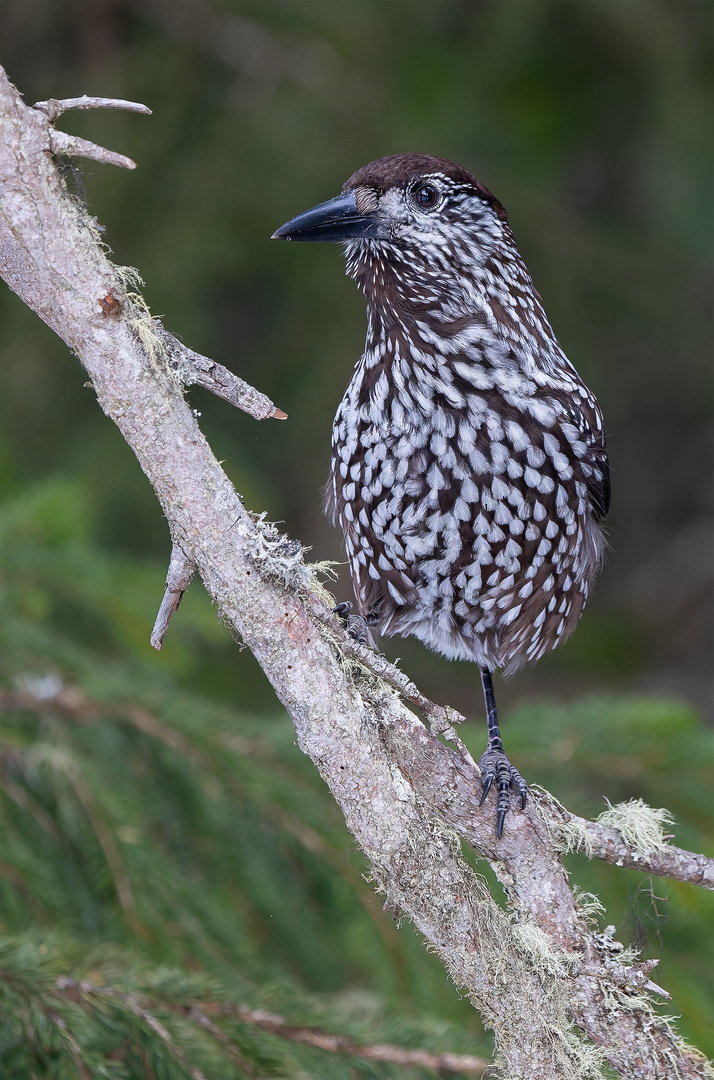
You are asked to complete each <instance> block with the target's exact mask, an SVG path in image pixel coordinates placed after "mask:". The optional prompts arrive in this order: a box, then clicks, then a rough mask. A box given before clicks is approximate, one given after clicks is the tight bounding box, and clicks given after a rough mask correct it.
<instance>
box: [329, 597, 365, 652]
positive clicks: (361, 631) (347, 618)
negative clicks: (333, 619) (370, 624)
mask: <svg viewBox="0 0 714 1080" xmlns="http://www.w3.org/2000/svg"><path fill="white" fill-rule="evenodd" d="M352 607H353V605H352V603H351V602H350V601H349V600H344V601H343V602H342V603H341V604H338V605H337V607H333V609H332V611H333V614H335V615H336V616H337V618H338V619H339V620H340V622H341V623H342V625H343V626H344V628H345V630H346V631H347V633H348V634H349V635H350V637H351V638H354V640H355V641H356V642H357V644H358V645H369V630H368V629H367V620H366V619H365V618H364V617H363V616H362V615H353V614H352Z"/></svg>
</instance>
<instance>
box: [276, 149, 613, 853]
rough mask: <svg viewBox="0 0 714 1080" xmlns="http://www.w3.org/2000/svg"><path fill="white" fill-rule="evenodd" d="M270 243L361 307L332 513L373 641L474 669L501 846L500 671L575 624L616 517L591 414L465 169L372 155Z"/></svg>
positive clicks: (341, 411) (487, 780)
mask: <svg viewBox="0 0 714 1080" xmlns="http://www.w3.org/2000/svg"><path fill="white" fill-rule="evenodd" d="M273 238H277V239H284V240H289V241H336V242H339V243H342V244H343V245H344V252H345V256H346V272H347V275H348V276H349V277H350V278H352V279H353V280H354V281H355V282H356V284H357V286H358V288H359V289H360V290H361V292H362V293H363V294H364V296H365V298H366V301H367V339H366V344H365V351H364V353H363V354H362V357H361V358H360V360H359V361H358V362H357V364H356V366H355V368H354V371H353V374H352V377H351V379H350V382H349V385H348V387H347V390H346V392H345V395H344V397H343V399H342V402H341V404H340V406H339V408H338V410H337V414H336V416H335V420H334V425H333V430H332V462H331V468H330V474H329V480H328V484H327V488H326V491H327V510H328V512H329V514H330V515H331V516H332V518H333V521H334V522H336V523H337V524H338V525H339V526H340V528H341V529H342V532H343V534H344V542H345V548H346V552H347V557H348V560H349V567H350V573H351V577H352V582H353V586H354V592H355V598H356V601H357V609H358V612H359V616H361V617H362V618H363V619H364V620H365V621H366V623H367V624H368V625H369V626H370V628H371V629H372V630H374V631H375V632H376V633H378V634H379V635H382V636H385V637H391V636H393V635H401V636H403V637H408V636H411V637H415V638H417V639H418V640H419V641H421V642H423V644H424V645H426V646H427V647H428V648H430V649H432V650H434V651H435V652H437V653H440V654H442V655H443V656H445V657H447V658H449V659H467V660H471V661H473V662H474V663H475V664H476V665H477V666H478V668H479V671H480V676H481V683H482V690H483V696H484V703H485V708H486V721H487V731H488V739H487V746H486V750H485V752H484V754H483V755H482V757H481V759H480V763H479V765H480V770H481V784H482V788H481V803H482V804H483V802H484V801H485V800H486V798H487V796H488V794H489V791H490V790H491V788H492V786H493V785H494V784H495V788H496V821H495V828H496V834H497V836H498V838H499V840H500V839H501V837H502V833H503V826H504V821H505V818H506V814H507V812H508V810H509V809H510V802H511V793H513V794H514V795H515V796H517V797H518V798H519V799H520V806H521V809H525V807H526V803H527V797H528V786H527V784H526V781H525V780H524V779H523V777H522V776H521V774H520V773H519V772H518V770H517V769H516V768H515V766H513V765H512V763H511V762H510V760H509V758H508V756H507V754H506V752H505V750H504V748H503V742H502V739H501V733H500V729H499V723H498V714H497V709H496V698H495V692H494V686H493V673H494V672H495V671H496V670H503V672H504V674H506V675H511V674H513V673H514V672H516V671H517V670H519V669H520V668H522V667H523V666H524V665H525V664H526V663H529V662H532V661H536V660H538V659H540V658H541V657H542V656H543V655H544V654H545V653H547V652H548V651H549V650H551V649H554V648H556V647H557V646H558V645H561V644H562V643H563V642H564V641H566V639H567V638H569V637H570V635H571V634H572V632H573V630H574V629H575V626H576V623H577V622H578V620H579V618H580V615H581V613H582V611H583V607H584V605H585V602H586V600H587V597H588V593H589V591H590V587H591V585H592V583H593V580H594V578H595V577H596V575H597V573H598V570H599V569H600V566H601V563H602V559H603V553H604V548H605V541H604V535H603V529H602V521H603V519H604V517H605V515H606V514H607V511H608V508H609V505H610V472H609V465H608V458H607V451H606V436H605V429H604V424H603V417H602V413H601V411H600V409H599V407H598V404H597V401H596V399H595V397H594V395H593V394H592V392H591V391H590V390H589V389H588V388H587V386H586V385H585V383H584V382H583V380H582V379H581V378H580V376H579V375H578V373H577V371H576V370H575V368H574V367H573V365H572V364H571V363H570V361H569V360H568V359H567V357H566V356H565V354H564V352H563V350H562V349H561V347H560V345H559V344H558V341H557V339H556V337H555V334H554V332H553V330H552V328H551V325H550V323H549V322H548V319H547V317H546V314H545V311H544V309H543V304H542V301H541V298H540V296H539V294H538V293H537V292H536V289H535V287H534V285H533V282H532V279H531V276H530V274H529V272H528V270H527V268H526V265H525V263H524V261H523V259H522V257H521V255H520V253H519V251H518V248H517V247H516V243H515V240H514V238H513V234H512V232H511V228H510V225H509V221H508V215H507V213H506V210H505V209H504V207H503V206H502V204H501V203H500V202H499V200H498V199H497V198H496V197H495V196H494V195H493V194H492V193H491V192H490V191H489V190H488V188H486V187H485V186H484V184H482V183H481V182H480V181H479V180H477V179H476V178H475V177H474V176H473V175H472V174H471V173H470V172H469V171H468V170H467V169H465V168H464V167H462V166H460V165H457V164H455V163H454V162H452V161H448V160H446V159H444V158H440V157H435V156H432V155H430V154H421V153H404V154H392V155H389V156H387V157H381V158H378V159H377V160H375V161H372V162H370V163H369V164H368V165H365V166H363V167H362V168H360V169H358V170H357V171H356V172H355V173H354V174H353V175H352V176H351V177H350V178H349V179H348V180H347V181H346V183H345V184H344V185H343V188H342V192H341V194H340V195H338V196H337V197H336V198H333V199H330V200H328V201H327V202H323V203H320V204H319V205H317V206H314V207H313V208H312V209H309V210H307V211H305V212H304V213H301V214H299V215H298V216H297V217H294V218H292V219H291V220H290V221H288V222H286V224H285V225H283V226H281V228H279V229H277V231H276V232H275V233H274V234H273ZM343 607H344V606H343ZM354 618H355V617H354V616H351V618H350V621H354Z"/></svg>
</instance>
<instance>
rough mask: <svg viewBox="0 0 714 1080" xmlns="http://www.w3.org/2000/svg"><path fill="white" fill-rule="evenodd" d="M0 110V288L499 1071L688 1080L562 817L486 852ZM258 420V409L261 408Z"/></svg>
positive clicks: (514, 826) (134, 303)
mask: <svg viewBox="0 0 714 1080" xmlns="http://www.w3.org/2000/svg"><path fill="white" fill-rule="evenodd" d="M0 105H1V107H2V114H3V119H4V138H3V141H2V145H1V147H0V187H1V189H2V196H1V197H2V216H1V217H0V269H1V271H2V275H3V277H4V278H5V280H6V281H7V283H8V284H9V285H10V287H11V288H12V289H14V290H15V291H16V292H17V293H18V295H19V296H20V297H21V298H22V299H23V300H24V301H25V303H27V304H28V306H30V307H31V308H32V309H33V310H34V311H36V312H37V313H38V314H39V315H40V317H41V318H42V319H44V321H45V322H46V323H47V324H48V325H49V326H50V327H51V328H52V329H53V330H55V332H56V333H58V334H59V335H60V337H62V338H63V340H65V341H66V342H67V343H68V345H69V346H70V347H71V348H72V349H73V350H74V351H75V352H76V353H77V355H78V356H79V358H80V360H81V362H82V364H83V365H84V366H85V368H86V370H87V371H88V372H89V375H90V378H91V380H92V383H93V385H94V388H95V390H96V393H97V399H98V401H99V404H100V406H101V407H102V409H103V410H104V412H105V413H106V415H107V416H109V417H110V418H111V419H112V420H113V421H114V422H115V423H116V424H117V426H118V427H119V429H120V431H121V432H122V434H123V436H124V438H125V439H126V441H127V443H128V444H129V445H130V446H131V447H132V449H133V451H134V453H135V454H136V456H137V458H138V461H139V463H140V465H141V467H142V469H143V470H144V472H145V473H146V475H147V477H148V478H149V480H150V482H151V484H152V485H153V488H154V491H155V493H156V495H157V498H158V500H159V503H160V505H161V508H162V510H163V512H164V514H165V516H166V518H167V521H168V523H169V528H170V530H171V536H172V539H173V541H174V544H175V545H178V546H179V547H180V548H181V550H182V551H183V552H184V553H185V555H186V558H187V559H189V560H190V561H191V562H192V563H193V564H195V566H196V567H197V570H198V573H199V575H200V577H201V579H202V580H203V583H204V585H205V587H206V589H207V591H208V593H209V595H210V596H211V598H212V599H213V601H214V602H215V603H216V604H217V605H218V606H219V609H220V611H221V614H222V616H223V618H224V620H225V621H226V622H227V623H228V624H229V625H230V626H231V627H232V629H233V631H234V633H236V634H237V635H238V636H239V637H240V638H242V640H243V641H244V642H245V643H246V645H248V646H249V647H250V648H251V650H252V651H253V653H254V654H255V656H256V658H257V659H258V661H259V663H260V664H261V666H262V667H263V669H264V671H265V673H266V676H267V677H268V679H269V680H270V682H271V683H272V685H273V687H274V688H275V691H276V694H277V696H278V698H279V699H280V701H281V702H282V703H283V705H284V706H285V708H286V709H287V711H288V713H289V714H290V716H291V717H292V719H293V722H294V724H295V730H296V734H297V740H298V745H299V746H300V748H301V749H302V750H303V751H304V752H305V753H306V754H308V755H309V756H310V757H311V758H312V760H313V761H314V762H315V763H316V765H317V766H318V768H319V770H320V772H321V775H322V776H323V778H324V780H325V781H326V783H327V784H328V786H329V788H330V790H331V791H332V794H333V795H334V797H335V799H336V800H337V802H338V803H339V805H340V807H341V809H342V811H343V813H344V816H345V820H346V822H347V825H348V827H349V828H350V830H351V831H352V833H353V835H354V836H355V838H356V839H357V841H358V843H359V844H360V846H361V847H362V849H363V850H364V852H365V854H366V855H367V857H368V859H369V860H370V863H371V866H372V875H373V879H374V882H375V885H376V887H377V888H378V889H379V890H381V891H383V892H384V893H385V894H386V897H387V901H388V903H389V904H390V905H391V906H392V907H394V908H398V909H401V910H402V911H403V912H404V913H405V914H406V915H408V916H409V918H410V919H411V920H412V921H413V922H414V924H415V925H416V927H417V928H418V929H419V930H420V932H421V933H422V934H423V935H424V937H425V938H426V940H427V942H428V944H429V947H430V948H431V949H432V950H433V951H434V952H435V953H437V954H438V955H439V957H440V958H441V960H442V962H443V963H444V965H445V967H446V969H447V971H448V972H449V974H450V975H451V977H452V978H453V980H454V982H455V983H457V985H459V986H461V987H463V988H465V990H466V991H467V993H468V994H469V996H470V998H471V1000H472V1001H473V1002H474V1004H475V1005H477V1006H478V1007H479V1008H480V1009H481V1011H482V1014H483V1016H484V1018H485V1021H486V1023H488V1024H489V1025H491V1026H492V1027H493V1028H494V1029H495V1033H496V1043H497V1053H498V1060H499V1062H500V1064H501V1065H502V1069H503V1074H504V1076H506V1077H524V1076H528V1077H529V1078H532V1080H553V1078H564V1080H565V1078H571V1080H576V1078H584V1077H588V1076H592V1077H594V1076H597V1075H599V1071H600V1064H601V1063H602V1061H603V1060H605V1061H607V1062H608V1063H609V1065H610V1066H611V1067H612V1068H613V1069H615V1070H616V1072H618V1073H619V1075H621V1076H625V1077H632V1078H634V1080H651V1078H658V1077H662V1078H664V1077H670V1076H672V1075H679V1076H680V1077H687V1078H689V1077H701V1076H705V1075H708V1074H707V1068H706V1066H705V1065H703V1064H702V1061H701V1059H700V1058H699V1057H698V1056H697V1055H696V1053H695V1052H694V1051H691V1050H690V1049H688V1048H687V1047H685V1046H683V1044H682V1043H681V1042H680V1041H679V1040H678V1039H677V1037H676V1035H675V1033H674V1032H673V1030H672V1028H671V1026H670V1024H669V1023H668V1022H667V1021H666V1020H664V1019H661V1018H659V1017H657V1016H656V1015H655V1014H654V1013H653V1011H652V1009H651V1007H650V1005H649V1003H648V1001H647V1000H646V997H645V996H644V995H643V993H642V987H643V985H644V986H646V985H647V978H646V976H647V972H645V971H644V969H643V968H642V967H639V968H638V967H637V966H636V965H634V966H632V967H631V968H629V969H628V968H627V966H626V965H624V964H622V963H619V964H617V965H616V968H617V970H614V969H613V961H612V957H611V955H610V954H609V953H608V950H607V948H606V945H605V944H603V941H602V935H600V936H598V935H596V934H595V933H594V932H593V930H592V928H591V927H590V925H589V923H588V920H587V919H586V917H585V915H584V914H583V913H582V912H581V911H579V909H578V907H577V904H576V902H575V899H574V897H573V895H572V893H571V891H570V889H569V887H568V882H567V875H566V874H565V871H564V869H563V866H562V862H561V859H560V852H561V851H562V848H563V842H562V838H561V839H559V838H558V827H559V826H562V823H563V818H562V815H560V814H559V813H557V812H556V811H555V810H554V808H553V806H552V805H550V804H549V803H548V800H547V799H545V798H540V799H537V798H535V799H533V800H532V803H531V805H529V807H528V808H527V809H526V811H525V812H524V813H516V812H514V813H513V814H511V815H510V816H509V827H508V832H507V834H506V835H505V836H504V839H503V842H501V843H499V842H497V840H496V838H495V835H494V826H493V815H492V813H491V811H490V809H489V808H488V806H487V807H485V808H484V809H483V810H482V809H480V808H479V806H478V794H477V792H478V789H479V784H478V780H479V777H478V771H477V769H476V767H475V766H474V764H473V762H472V761H471V759H470V757H468V756H467V755H466V754H464V753H460V752H457V750H454V749H452V748H451V747H446V746H444V745H443V744H442V743H441V742H439V740H438V739H437V738H436V737H435V736H434V735H433V734H431V733H430V732H429V731H427V730H426V729H425V727H424V726H423V725H422V724H421V722H420V721H419V720H418V719H417V718H416V717H415V716H414V715H413V713H411V712H410V711H409V710H408V709H407V707H406V706H405V704H404V701H403V700H402V697H400V696H399V695H400V694H401V695H404V696H405V697H406V699H407V700H409V701H412V702H413V703H414V704H416V705H417V707H418V708H419V709H420V710H421V711H422V712H423V714H424V715H427V716H428V717H429V718H430V719H434V718H435V719H437V721H438V722H441V723H442V725H443V730H444V731H445V733H446V734H447V735H448V736H450V737H452V740H453V730H452V729H451V728H450V726H449V725H450V721H451V719H453V718H454V717H453V714H452V713H449V711H448V710H440V707H438V706H432V705H431V704H430V703H428V702H427V701H426V699H425V698H423V697H422V696H421V695H420V694H419V692H418V691H416V690H415V689H414V690H412V687H411V684H409V680H406V682H405V677H404V676H403V675H402V673H400V672H398V669H394V670H391V666H390V665H388V664H387V662H386V661H384V662H383V658H379V657H376V656H374V655H368V650H365V651H364V652H360V651H359V650H357V649H355V647H353V646H350V645H349V644H348V642H346V641H345V639H344V634H343V632H342V630H341V628H340V626H339V624H338V623H337V621H336V620H335V619H334V617H333V616H332V615H331V613H330V611H329V608H328V606H327V605H326V604H324V603H323V602H322V600H321V599H320V597H319V595H318V592H319V590H318V588H317V586H316V584H315V580H314V575H313V574H312V572H311V571H310V569H309V568H308V567H306V566H305V564H304V563H303V561H302V557H301V550H300V546H299V545H296V544H295V543H294V542H293V541H289V540H287V538H285V537H282V536H280V534H279V533H278V532H277V530H275V529H274V528H273V527H271V526H268V525H266V524H265V522H264V521H263V520H262V519H261V518H256V517H255V516H254V515H251V514H249V513H248V512H247V511H246V510H245V508H244V507H243V504H242V502H241V500H240V498H239V496H238V495H237V494H236V492H235V490H234V489H233V487H232V485H231V484H230V482H229V481H228V479H227V477H226V475H225V473H224V472H223V470H222V469H221V468H220V465H219V463H218V462H217V461H216V459H215V457H214V455H213V454H212V453H211V450H210V448H209V446H208V444H207V442H206V440H205V439H204V437H203V435H202V434H201V432H200V430H199V428H198V426H197V422H196V418H195V416H194V415H193V413H192V411H191V410H190V409H189V408H188V406H187V404H186V402H185V401H184V398H183V392H182V391H183V386H184V385H185V384H186V378H185V377H184V375H183V373H182V371H180V370H179V369H177V368H174V367H172V364H171V359H172V355H173V347H172V346H170V345H167V343H166V339H165V337H164V334H165V331H163V330H162V328H161V327H160V326H158V325H157V322H156V320H151V318H150V316H149V315H148V312H147V310H146V307H145V305H143V304H142V302H141V300H140V298H138V297H136V296H135V295H132V294H129V293H128V292H127V289H126V282H125V279H123V278H122V276H121V274H120V273H119V272H118V270H117V268H116V267H114V266H112V264H111V263H109V262H108V260H107V258H106V256H105V254H104V251H103V250H102V248H101V247H100V245H99V244H98V243H97V238H96V234H95V233H94V232H93V230H92V227H91V225H90V223H89V222H88V220H87V219H86V218H85V217H84V215H83V213H82V211H81V210H80V209H79V208H78V206H77V205H76V203H75V202H74V201H73V200H71V199H70V198H69V197H68V196H67V193H66V191H65V189H64V186H63V183H62V181H61V178H60V176H59V174H58V171H57V169H56V167H55V164H54V160H53V158H52V154H53V153H54V152H56V148H57V146H58V145H59V144H61V145H62V148H63V149H62V152H63V153H73V152H74V153H83V152H85V151H86V148H85V147H81V146H78V145H75V146H74V148H72V145H71V140H69V139H68V137H62V138H58V133H57V132H55V131H54V129H53V128H52V126H51V124H50V121H49V119H48V115H47V114H46V113H44V112H42V111H41V110H40V109H37V108H36V109H30V108H28V107H26V106H25V105H24V104H23V103H22V101H21V99H20V98H19V96H18V95H17V93H16V91H15V90H14V88H13V87H12V86H11V85H10V84H9V83H8V82H7V80H6V78H5V77H4V74H3V77H2V81H1V82H0ZM112 159H113V156H112V155H111V152H105V156H104V158H103V160H107V161H111V160H112ZM115 163H117V164H126V162H122V161H116V162H115ZM174 359H175V357H174ZM194 381H198V380H194ZM249 396H250V395H249ZM278 414H279V410H278V411H277V412H276V411H275V408H274V407H273V411H272V412H271V413H268V414H267V415H273V416H277V415H278ZM353 657H354V660H356V661H357V664H355V662H354V661H353V660H352V658H353ZM355 668H357V670H355ZM395 671H397V674H396V675H395ZM407 684H408V685H407ZM395 686H396V687H398V690H399V693H397V692H396V691H395V689H394V687H395ZM434 710H436V713H435V715H434ZM430 714H431V715H430ZM456 745H457V747H458V746H459V744H458V743H456ZM455 832H456V833H458V835H459V836H461V837H464V838H466V839H467V840H468V841H469V843H471V844H472V846H473V847H474V849H475V850H476V852H477V853H478V854H479V855H480V856H483V857H486V858H488V859H489V861H490V862H491V864H492V866H493V867H494V869H495V870H496V873H497V874H498V875H499V877H500V879H501V881H502V882H503V883H504V887H505V889H506V892H507V895H508V899H509V903H510V906H511V908H512V912H513V914H512V915H508V914H506V913H504V912H503V911H502V910H500V909H499V907H498V906H497V905H496V903H495V901H494V900H493V898H492V897H491V896H490V895H489V893H488V891H487V889H486V887H485V885H484V884H483V882H482V880H481V879H480V878H479V877H478V876H477V875H476V874H474V873H473V872H472V871H471V869H470V868H469V867H468V866H467V864H466V863H465V861H464V860H463V859H462V858H461V856H460V855H459V853H458V850H457V845H455V843H454V833H455ZM620 835H621V836H623V838H624V836H625V832H623V831H622V830H621V831H620ZM623 842H624V840H623ZM595 846H596V845H594V848H595ZM667 850H668V851H669V853H670V854H671V853H672V850H673V849H667ZM685 854H686V853H685ZM671 861H672V863H673V864H677V863H678V862H679V863H681V862H682V860H681V859H679V860H678V858H677V856H672V860H671ZM684 862H686V859H685V860H684ZM638 865H639V866H640V867H641V866H642V863H639V864H638ZM574 1025H577V1028H576V1026H574ZM577 1029H580V1031H581V1032H584V1033H585V1035H586V1036H587V1037H588V1038H589V1040H591V1041H590V1042H587V1041H585V1040H584V1039H583V1038H582V1036H581V1034H580V1033H579V1032H578V1030H577Z"/></svg>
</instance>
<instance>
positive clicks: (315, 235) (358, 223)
mask: <svg viewBox="0 0 714 1080" xmlns="http://www.w3.org/2000/svg"><path fill="white" fill-rule="evenodd" d="M386 235H387V234H386V232H385V230H384V226H383V224H382V222H381V221H380V220H379V218H378V217H377V216H376V215H375V214H372V213H367V214H363V213H362V212H361V211H360V210H359V209H358V207H357V199H356V197H355V193H354V192H353V191H349V192H348V193H347V194H346V195H338V196H337V198H336V199H330V200H329V202H324V203H320V205H319V206H313V208H312V209H311V210H306V211H305V213H304V214H298V216H297V217H294V218H292V219H291V220H290V221H288V222H286V223H285V225H281V226H280V228H279V229H276V231H275V232H274V233H273V235H272V237H271V240H367V239H369V240H379V239H384V238H385V237H386Z"/></svg>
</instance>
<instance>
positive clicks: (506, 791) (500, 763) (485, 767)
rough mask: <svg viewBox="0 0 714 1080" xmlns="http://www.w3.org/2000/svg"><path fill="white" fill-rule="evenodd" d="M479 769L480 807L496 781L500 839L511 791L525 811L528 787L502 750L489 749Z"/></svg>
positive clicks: (497, 829) (497, 822)
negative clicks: (517, 796)
mask: <svg viewBox="0 0 714 1080" xmlns="http://www.w3.org/2000/svg"><path fill="white" fill-rule="evenodd" d="M479 767H480V769H481V784H482V790H481V805H483V803H484V802H485V799H486V796H487V795H488V793H489V791H490V790H491V786H492V784H493V782H494V780H495V781H496V790H497V792H498V797H497V800H496V835H497V837H498V839H499V840H500V839H501V836H502V835H503V823H504V821H505V820H506V814H507V813H508V811H509V809H510V805H511V794H510V793H511V791H516V792H518V794H519V795H520V801H521V810H525V808H526V801H527V799H528V785H527V784H526V782H525V780H524V779H523V777H522V776H521V774H520V773H519V772H518V769H516V768H514V766H513V765H511V763H510V761H509V760H508V758H507V757H506V753H505V751H504V750H497V749H489V750H487V751H486V752H485V754H484V755H483V756H482V758H481V761H480V762H479Z"/></svg>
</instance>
